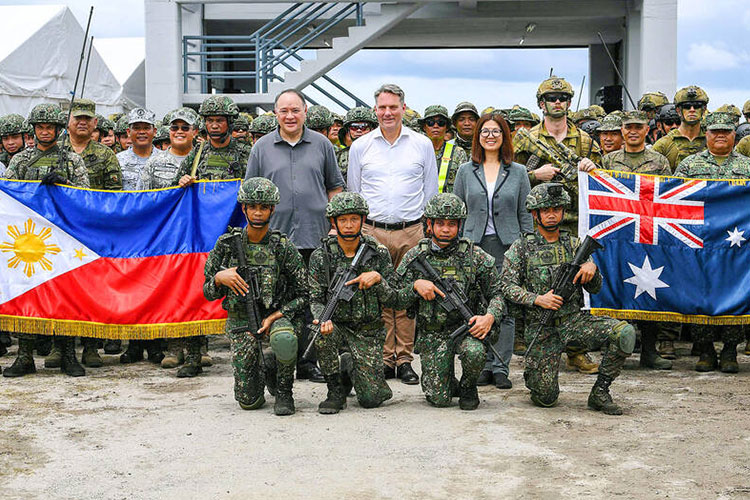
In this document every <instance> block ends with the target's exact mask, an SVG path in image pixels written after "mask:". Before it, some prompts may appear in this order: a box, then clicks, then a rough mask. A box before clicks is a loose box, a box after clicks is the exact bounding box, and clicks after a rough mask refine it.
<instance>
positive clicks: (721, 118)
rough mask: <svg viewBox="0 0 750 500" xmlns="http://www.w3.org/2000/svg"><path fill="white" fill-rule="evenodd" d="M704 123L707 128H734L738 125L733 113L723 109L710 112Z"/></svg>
mask: <svg viewBox="0 0 750 500" xmlns="http://www.w3.org/2000/svg"><path fill="white" fill-rule="evenodd" d="M704 124H705V126H706V130H734V129H735V127H736V125H735V123H734V116H732V114H731V113H722V112H721V111H714V112H713V113H708V115H706V119H705V120H704Z"/></svg>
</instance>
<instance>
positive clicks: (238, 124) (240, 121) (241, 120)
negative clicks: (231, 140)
mask: <svg viewBox="0 0 750 500" xmlns="http://www.w3.org/2000/svg"><path fill="white" fill-rule="evenodd" d="M240 128H243V129H245V130H249V129H250V121H249V120H248V119H247V117H245V116H244V115H242V114H240V116H238V117H237V119H236V120H235V121H234V130H238V129H240Z"/></svg>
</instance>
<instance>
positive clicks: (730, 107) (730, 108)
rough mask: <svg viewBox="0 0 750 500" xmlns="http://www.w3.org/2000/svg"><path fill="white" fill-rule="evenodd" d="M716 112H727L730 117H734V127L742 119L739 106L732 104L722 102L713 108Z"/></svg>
mask: <svg viewBox="0 0 750 500" xmlns="http://www.w3.org/2000/svg"><path fill="white" fill-rule="evenodd" d="M715 111H716V112H718V113H729V114H730V115H732V118H733V119H734V128H737V127H738V126H739V125H740V120H741V119H742V111H740V108H738V107H737V106H735V105H734V104H722V105H721V106H719V107H718V108H716V110H715Z"/></svg>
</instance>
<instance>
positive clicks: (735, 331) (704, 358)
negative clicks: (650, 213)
mask: <svg viewBox="0 0 750 500" xmlns="http://www.w3.org/2000/svg"><path fill="white" fill-rule="evenodd" d="M705 125H706V144H707V149H706V150H705V151H702V152H700V153H697V154H694V155H691V156H688V157H687V158H685V159H684V160H682V161H681V162H680V164H679V165H678V167H677V170H675V173H674V175H676V176H678V177H692V178H699V179H744V180H748V179H750V158H747V157H745V156H742V155H740V154H738V153H737V152H736V151H733V150H732V148H733V147H734V135H735V131H734V117H733V116H732V115H731V114H729V113H720V112H713V113H709V114H708V116H706V119H705ZM745 330H746V327H742V326H737V325H726V326H721V327H717V326H705V325H693V326H692V328H691V332H692V334H693V341H694V342H695V345H696V346H697V348H698V349H699V351H700V359H699V360H698V363H696V365H695V369H696V371H699V372H708V371H713V370H715V369H716V368H717V360H716V351H715V350H714V344H713V340H714V337H715V335H716V334H717V333H718V332H720V336H721V340H722V341H723V342H724V347H723V349H722V350H721V355H720V359H719V362H718V365H719V367H720V368H721V371H722V372H724V373H737V371H738V370H739V365H738V364H737V344H739V343H740V342H742V340H743V339H744V332H745Z"/></svg>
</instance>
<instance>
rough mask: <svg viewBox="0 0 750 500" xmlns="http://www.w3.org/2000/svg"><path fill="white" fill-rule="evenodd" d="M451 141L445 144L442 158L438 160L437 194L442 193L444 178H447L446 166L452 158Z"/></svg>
mask: <svg viewBox="0 0 750 500" xmlns="http://www.w3.org/2000/svg"><path fill="white" fill-rule="evenodd" d="M453 145H454V143H453V141H448V142H446V143H445V149H443V157H442V158H441V159H440V169H439V170H438V192H439V193H442V192H443V188H444V187H445V178H446V177H447V176H448V166H449V165H450V163H451V156H453Z"/></svg>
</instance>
